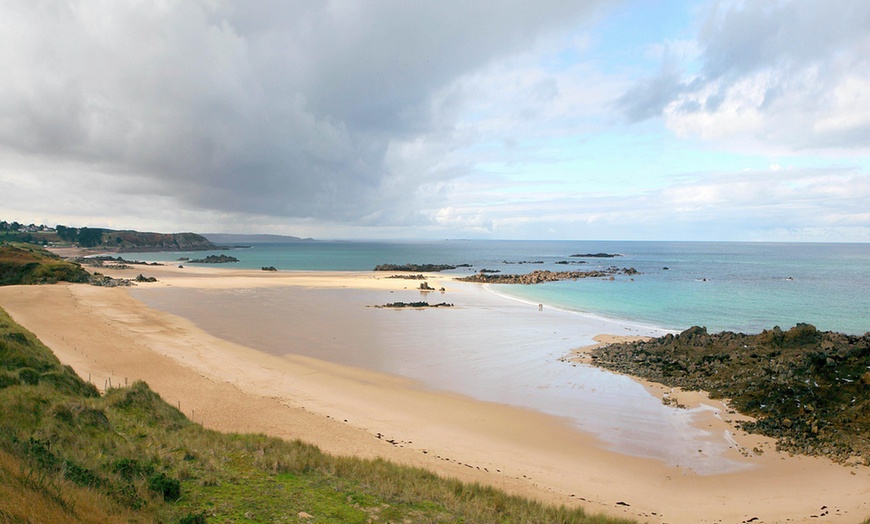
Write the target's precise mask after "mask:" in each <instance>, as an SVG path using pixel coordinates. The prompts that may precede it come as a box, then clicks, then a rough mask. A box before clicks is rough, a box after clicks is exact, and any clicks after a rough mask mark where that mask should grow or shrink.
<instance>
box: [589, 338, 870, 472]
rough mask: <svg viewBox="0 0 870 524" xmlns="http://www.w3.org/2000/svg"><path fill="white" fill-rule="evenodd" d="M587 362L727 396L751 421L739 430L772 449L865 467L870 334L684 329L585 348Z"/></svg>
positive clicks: (869, 453) (869, 446)
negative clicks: (768, 440)
mask: <svg viewBox="0 0 870 524" xmlns="http://www.w3.org/2000/svg"><path fill="white" fill-rule="evenodd" d="M592 362H593V363H594V364H595V365H598V366H601V367H604V368H607V369H611V370H614V371H619V372H622V373H627V374H630V375H635V376H639V377H643V378H645V379H648V380H652V381H654V382H659V383H661V384H665V385H667V386H672V387H681V388H683V389H688V390H703V391H707V392H709V393H710V396H711V397H713V398H723V399H727V400H728V402H729V404H730V406H731V407H733V408H734V409H736V410H737V411H739V412H741V413H744V414H746V415H750V416H752V417H754V418H755V419H756V420H755V421H752V422H745V423H743V424H742V428H743V429H745V430H747V431H750V432H757V433H761V434H763V435H767V436H770V437H773V438H776V439H777V446H778V448H779V449H781V450H784V451H788V452H791V453H800V454H806V455H824V456H828V457H830V458H833V459H835V460H840V461H845V460H848V459H850V458H860V459H862V460H863V461H864V462H865V463H866V464H868V465H870V333H867V334H864V335H863V336H851V335H845V334H841V333H834V332H829V331H827V332H821V331H818V330H817V329H816V328H815V327H814V326H812V325H810V324H798V325H797V326H795V327H793V328H791V329H789V330H787V331H783V330H781V329H780V328H779V327H775V328H773V329H771V330H765V331H763V332H762V333H760V334H758V335H745V334H742V333H732V332H722V333H718V334H709V333H707V330H706V328H703V327H697V326H696V327H692V328H690V329H687V330H686V331H683V332H682V333H680V334H677V335H670V334H669V335H666V336H664V337H661V338H657V339H653V340H650V341H646V342H632V343H624V344H611V345H609V346H605V347H601V348H597V349H595V350H593V351H592Z"/></svg>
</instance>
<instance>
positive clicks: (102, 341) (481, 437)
mask: <svg viewBox="0 0 870 524" xmlns="http://www.w3.org/2000/svg"><path fill="white" fill-rule="evenodd" d="M104 272H106V273H108V272H109V271H104ZM138 272H145V273H147V274H153V275H155V276H157V277H158V278H159V279H160V282H158V283H156V284H151V285H153V286H157V287H164V288H172V287H174V288H183V289H188V290H208V291H209V292H217V291H220V290H244V289H247V290H256V289H272V288H275V287H276V286H278V287H281V286H291V287H292V286H296V287H299V288H300V289H303V288H304V289H312V288H316V289H321V290H333V291H337V290H341V289H348V290H356V291H360V290H368V291H372V290H375V291H385V292H389V291H394V293H398V292H401V291H405V290H404V289H403V288H404V287H406V286H409V285H414V284H413V283H412V282H411V281H396V280H387V279H376V278H375V276H374V275H373V274H371V273H354V274H351V273H347V274H339V273H330V274H326V275H324V274H318V273H284V272H281V273H278V274H271V273H266V272H263V273H260V272H252V271H234V270H222V269H216V268H185V269H183V270H181V269H178V268H175V267H165V268H152V267H148V268H147V269H146V268H141V270H140V268H134V269H133V270H128V271H124V272H121V274H123V275H124V276H127V277H130V276H135V274H137V273H138ZM435 278H437V277H434V278H433V280H432V281H430V284H432V285H435V286H436V287H439V286H440V285H442V283H441V282H440V281H438V280H436V279H435ZM443 285H445V287H447V288H448V292H447V294H446V295H445V297H446V299H448V300H452V299H453V298H451V295H452V294H458V292H457V291H456V290H454V289H452V286H451V283H450V282H449V281H446V280H445V281H444V282H443ZM330 297H331V295H330ZM454 298H455V297H454ZM330 300H332V298H330ZM324 304H326V305H324ZM0 306H2V307H3V308H4V309H6V310H7V311H8V312H9V313H10V314H11V315H12V316H13V318H15V319H16V320H17V321H18V322H20V323H21V324H23V325H24V326H25V327H27V328H28V329H30V330H31V331H33V332H34V333H36V335H37V336H39V337H40V339H41V340H43V341H44V342H45V343H46V344H48V345H49V347H51V348H52V349H53V350H54V351H55V352H56V354H57V355H58V357H59V358H60V359H61V360H62V361H63V362H64V363H68V364H70V365H72V366H73V367H74V368H75V369H76V371H77V372H78V373H79V374H81V375H82V376H83V377H85V378H87V377H88V376H90V378H91V381H92V382H94V383H95V384H97V385H98V386H99V387H103V385H105V384H107V383H108V380H109V379H111V381H112V384H113V385H118V384H123V383H124V382H125V381H132V380H134V379H143V380H146V381H147V382H148V383H149V384H150V385H151V386H152V388H154V389H155V390H156V391H158V392H159V393H160V394H161V395H162V396H163V397H164V398H165V399H166V400H167V401H169V402H172V403H179V402H180V405H181V408H182V410H183V411H184V412H185V413H187V414H188V415H189V416H192V417H193V418H194V419H195V420H196V421H197V422H201V423H203V424H204V425H206V426H208V427H212V428H216V429H220V430H226V431H256V432H263V433H267V434H271V435H275V436H279V437H284V438H300V439H303V440H306V441H309V442H313V443H315V444H317V445H319V446H321V447H322V448H323V449H324V450H326V451H328V452H332V453H340V454H353V455H358V456H364V457H375V456H380V457H386V458H388V459H390V460H394V461H396V462H400V463H405V464H412V465H417V466H422V467H426V468H428V469H431V470H434V471H436V472H438V473H440V474H443V475H449V476H454V477H459V478H462V479H465V480H473V481H479V482H484V483H487V484H491V485H494V486H497V487H501V488H504V489H506V490H508V491H510V492H513V493H519V494H524V495H527V496H531V497H535V498H539V499H542V500H546V501H549V502H554V503H564V504H581V505H583V506H584V507H586V508H587V509H589V510H591V511H604V512H607V513H610V514H614V515H622V516H629V517H638V518H640V520H641V521H648V522H741V521H746V520H748V519H751V518H753V517H757V518H758V519H760V521H764V522H785V521H792V522H818V521H819V519H818V517H819V516H820V515H821V514H822V513H825V516H824V519H825V520H827V521H832V522H861V520H863V519H864V518H866V517H867V516H868V515H870V502H868V501H870V473H868V468H863V467H862V468H850V467H844V466H840V465H836V464H833V463H831V462H830V461H827V460H825V459H820V458H807V457H789V456H787V455H784V454H779V453H776V452H774V451H773V450H772V447H771V445H770V442H769V441H766V440H765V439H759V438H756V437H746V436H743V435H741V434H735V435H734V438H735V440H736V443H737V444H738V446H740V447H743V448H746V449H750V450H751V449H752V448H753V447H759V448H763V449H765V452H764V453H763V454H761V455H757V454H752V453H750V456H748V457H744V456H742V455H740V454H738V453H736V450H735V452H734V453H733V456H729V459H731V460H736V461H743V462H745V463H746V464H747V465H750V466H751V467H747V468H744V469H740V470H737V471H732V472H728V473H720V474H706V475H700V474H698V473H696V472H693V471H691V470H689V469H688V468H684V467H675V466H669V465H667V464H666V462H664V461H662V460H654V459H646V458H638V457H635V456H630V455H626V454H624V453H617V452H613V451H610V450H608V449H607V447H608V443H607V442H606V441H604V440H602V439H600V438H598V437H596V436H595V435H594V434H589V433H585V432H582V431H579V430H578V429H577V427H576V426H575V425H573V424H572V423H570V422H569V421H567V420H566V419H565V418H560V417H556V416H551V415H546V414H542V413H540V412H537V411H534V410H531V409H523V408H520V407H512V406H508V405H504V404H499V403H496V402H484V401H480V400H475V399H473V398H470V397H468V396H463V395H459V394H455V393H449V392H445V391H438V390H435V389H433V388H431V387H428V386H426V385H425V384H421V383H420V382H419V381H415V380H410V379H407V378H402V377H398V376H396V375H391V374H385V373H380V372H377V371H373V370H370V369H361V368H359V367H351V366H343V365H339V364H336V363H333V362H327V361H325V360H321V359H314V358H311V357H308V356H301V355H298V354H295V355H294V354H271V353H269V352H266V351H258V350H256V349H252V348H250V347H247V346H246V345H243V344H239V343H235V342H231V341H227V340H224V339H222V338H218V337H215V336H213V335H212V334H210V333H208V332H206V331H205V330H203V329H201V328H200V327H197V325H195V324H194V323H193V322H191V321H190V320H187V319H185V318H182V317H180V316H177V315H172V314H169V313H166V312H163V311H160V310H158V309H154V308H149V307H147V306H146V305H145V304H143V303H142V302H141V301H139V300H136V299H135V298H133V297H132V296H131V293H130V292H129V291H128V290H127V289H119V288H114V289H106V288H95V287H89V286H81V285H77V286H67V285H57V286H36V287H8V288H0ZM324 308H326V310H325V311H324ZM308 311H309V314H310V315H311V316H310V317H309V319H310V321H311V322H312V323H315V322H316V321H318V320H317V319H322V318H328V317H329V314H330V307H329V301H326V302H323V303H316V304H315V303H312V304H310V307H309V309H308ZM431 312H432V311H425V312H424V313H431ZM394 313H396V314H399V315H407V314H413V313H415V312H412V311H400V312H394ZM450 313H452V314H462V313H463V311H462V310H456V311H451V312H450ZM620 334H621V333H620ZM360 340H361V343H370V342H371V341H368V342H367V341H366V339H365V338H364V337H363V338H361V339H360ZM566 366H570V364H566ZM644 387H647V388H648V389H650V390H651V392H653V391H652V390H654V389H655V388H656V386H654V385H646V386H644ZM659 389H661V388H659ZM681 400H682V399H681ZM695 401H696V405H698V406H701V408H702V409H705V410H708V412H709V414H710V416H708V417H706V418H704V419H703V420H704V423H706V424H708V425H709V430H710V431H711V432H713V433H719V432H723V431H725V430H727V429H728V428H729V427H730V426H728V425H727V424H726V423H725V422H723V421H722V420H721V418H722V415H721V413H722V412H721V411H718V412H717V411H715V410H716V409H720V408H717V407H716V403H715V402H712V401H709V400H708V399H704V398H703V397H699V398H697V399H695ZM684 403H685V401H684ZM706 406H709V408H707V407H706ZM716 415H718V417H719V418H717V416H716ZM714 426H715V427H714ZM620 503H622V504H620ZM823 506H824V507H825V509H822V507H823ZM814 516H815V517H814Z"/></svg>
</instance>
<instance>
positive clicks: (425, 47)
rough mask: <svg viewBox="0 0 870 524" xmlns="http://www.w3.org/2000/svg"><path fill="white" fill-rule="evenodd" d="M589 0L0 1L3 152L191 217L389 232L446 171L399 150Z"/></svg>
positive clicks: (439, 137) (445, 124)
mask: <svg viewBox="0 0 870 524" xmlns="http://www.w3.org/2000/svg"><path fill="white" fill-rule="evenodd" d="M595 4H596V3H595V2H571V1H560V0H552V1H542V2H534V3H532V2H519V1H517V2H502V1H499V2H495V1H492V2H462V1H454V2H429V3H417V2H403V1H398V0H396V1H378V2H356V1H336V2H302V1H291V2H283V1H281V2H278V1H274V2H267V1H256V2H247V1H207V0H202V1H186V0H185V1H168V2H116V1H109V0H107V1H102V2H100V1H91V0H88V1H84V0H81V1H68V2H60V1H57V2H54V1H52V2H33V1H30V0H25V1H12V2H4V3H3V6H2V7H0V11H2V12H0V70H2V71H3V72H4V73H3V74H4V78H3V80H0V122H2V125H0V150H2V151H3V152H5V153H9V154H12V155H14V156H16V157H17V158H24V159H28V158H30V159H34V158H39V159H51V160H52V161H53V162H56V165H57V166H64V165H67V164H69V163H74V164H75V165H77V166H78V168H79V172H80V171H82V170H95V171H98V172H99V173H100V175H101V176H104V177H106V179H107V180H110V181H111V182H109V183H112V184H115V185H121V186H127V187H128V190H131V189H129V186H130V185H131V184H135V186H136V189H135V191H136V192H137V193H139V194H143V193H145V194H153V195H154V196H155V198H170V199H175V200H177V201H178V205H180V206H185V207H189V208H193V209H201V210H211V211H214V212H227V213H242V214H262V215H270V216H275V217H302V218H314V219H325V220H333V221H337V222H342V221H354V220H370V221H375V222H377V221H382V222H385V223H390V222H403V221H407V220H409V219H411V218H410V217H412V216H413V209H414V198H415V196H417V195H419V194H420V193H421V188H423V187H424V186H426V184H428V183H429V182H430V181H431V178H432V177H435V178H438V177H441V178H442V179H443V178H444V177H448V178H449V177H450V176H451V175H450V172H449V171H445V172H440V173H434V172H433V170H432V169H427V168H425V166H424V168H423V169H420V168H419V167H420V166H419V165H418V163H415V162H413V161H411V160H409V159H406V158H403V155H406V154H408V151H409V150H410V149H412V148H409V145H413V144H414V143H416V142H420V141H427V140H430V141H435V142H445V141H446V142H449V141H450V136H451V135H452V134H453V133H454V132H455V129H454V126H455V120H454V119H453V118H451V115H453V114H455V113H456V112H455V111H452V109H451V108H452V107H455V106H461V105H462V104H463V100H462V97H461V94H456V95H454V96H451V93H450V88H451V85H452V84H453V83H454V82H455V81H456V80H457V79H458V78H461V77H462V76H463V75H466V74H469V73H472V72H474V71H476V70H478V69H480V68H482V67H485V66H487V65H488V64H491V63H493V62H495V61H498V60H500V59H504V58H505V57H509V56H511V55H512V54H514V53H517V52H519V51H521V50H524V49H526V48H528V47H529V46H531V45H533V44H534V42H535V41H536V40H537V39H539V38H541V37H542V36H545V35H548V34H551V33H553V32H556V31H560V30H565V29H567V28H571V27H576V26H577V25H578V24H583V23H584V22H585V21H587V20H589V19H590V18H591V17H592V16H593V15H594V13H595V11H596V5H595ZM49 171H51V176H53V177H58V178H62V177H64V176H65V175H64V173H65V172H68V173H70V174H68V175H66V176H74V175H73V174H72V173H73V171H67V170H65V169H64V168H62V167H58V168H56V169H53V170H49ZM43 176H48V175H43ZM60 182H61V183H65V184H70V185H71V184H72V181H69V180H65V181H63V180H61V181H60ZM422 192H423V193H426V195H427V196H428V197H430V198H432V197H433V196H434V197H437V192H435V193H432V192H428V193H427V192H426V191H422ZM400 202H401V204H399V203H400ZM391 213H395V216H391Z"/></svg>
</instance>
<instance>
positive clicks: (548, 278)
mask: <svg viewBox="0 0 870 524" xmlns="http://www.w3.org/2000/svg"><path fill="white" fill-rule="evenodd" d="M619 274H622V275H637V274H638V271H637V270H636V269H634V268H633V267H631V268H622V269H619V268H617V267H609V268H607V269H602V270H596V271H548V270H537V271H532V272H531V273H526V274H522V275H515V274H510V275H502V274H493V273H484V272H480V273H478V274H476V275H471V276H468V277H463V278H458V279H457V280H461V281H463V282H477V283H481V284H527V285H530V284H543V283H544V282H558V281H560V280H580V279H582V278H613V276H614V275H619Z"/></svg>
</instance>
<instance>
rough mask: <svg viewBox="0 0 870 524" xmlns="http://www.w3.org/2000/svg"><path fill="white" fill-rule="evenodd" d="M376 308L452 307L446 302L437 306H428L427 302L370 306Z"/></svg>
mask: <svg viewBox="0 0 870 524" xmlns="http://www.w3.org/2000/svg"><path fill="white" fill-rule="evenodd" d="M372 307H376V308H390V309H401V308H415V309H422V308H429V307H453V304H448V303H447V302H441V303H439V304H429V303H428V302H390V303H389V304H384V305H383V306H372Z"/></svg>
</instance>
